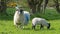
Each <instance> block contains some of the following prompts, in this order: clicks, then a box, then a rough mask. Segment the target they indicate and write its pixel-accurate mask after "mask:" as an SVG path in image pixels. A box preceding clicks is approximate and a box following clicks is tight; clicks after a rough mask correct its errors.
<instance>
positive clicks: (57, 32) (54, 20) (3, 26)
mask: <svg viewBox="0 0 60 34" xmlns="http://www.w3.org/2000/svg"><path fill="white" fill-rule="evenodd" d="M12 11H13V12H12ZM14 11H15V10H14V9H13V10H12V9H11V8H9V9H7V13H8V14H11V15H14ZM11 15H9V16H6V15H4V16H0V34H60V27H59V26H60V23H59V22H60V15H59V14H58V13H57V12H56V11H55V10H46V14H43V15H40V16H38V17H42V18H45V19H48V21H49V22H50V23H51V28H50V29H47V28H46V27H45V28H44V29H39V25H37V27H36V30H32V28H31V27H32V24H31V20H30V23H29V24H28V26H25V28H24V29H22V30H21V29H20V28H16V27H15V26H14V25H13V16H11ZM35 16H37V15H35Z"/></svg>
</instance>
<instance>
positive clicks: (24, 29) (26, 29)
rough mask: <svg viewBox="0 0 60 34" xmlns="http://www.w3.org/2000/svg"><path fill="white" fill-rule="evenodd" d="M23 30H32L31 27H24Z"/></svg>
mask: <svg viewBox="0 0 60 34" xmlns="http://www.w3.org/2000/svg"><path fill="white" fill-rule="evenodd" d="M23 30H32V29H31V28H24V29H23Z"/></svg>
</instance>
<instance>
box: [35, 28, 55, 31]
mask: <svg viewBox="0 0 60 34" xmlns="http://www.w3.org/2000/svg"><path fill="white" fill-rule="evenodd" d="M41 30H42V31H43V30H56V29H55V28H50V29H45V28H43V29H35V31H41Z"/></svg>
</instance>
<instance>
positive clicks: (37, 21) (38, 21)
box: [32, 17, 50, 29]
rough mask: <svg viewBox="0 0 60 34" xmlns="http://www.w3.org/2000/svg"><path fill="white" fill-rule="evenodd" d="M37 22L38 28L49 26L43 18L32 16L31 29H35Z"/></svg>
mask: <svg viewBox="0 0 60 34" xmlns="http://www.w3.org/2000/svg"><path fill="white" fill-rule="evenodd" d="M37 24H39V25H40V29H41V28H43V27H44V26H46V27H47V29H49V28H50V23H48V22H47V21H46V20H45V19H43V18H37V17H35V18H33V19H32V29H35V27H36V25H37Z"/></svg>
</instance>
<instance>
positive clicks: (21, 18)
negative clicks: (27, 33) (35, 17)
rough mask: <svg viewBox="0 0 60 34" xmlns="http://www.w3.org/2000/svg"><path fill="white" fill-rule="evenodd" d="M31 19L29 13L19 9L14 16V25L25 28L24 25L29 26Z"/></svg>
mask: <svg viewBox="0 0 60 34" xmlns="http://www.w3.org/2000/svg"><path fill="white" fill-rule="evenodd" d="M29 19H30V14H29V12H27V11H24V10H22V9H17V10H16V12H15V15H14V25H15V26H17V27H18V26H20V27H21V28H23V26H24V25H27V24H28V23H29Z"/></svg>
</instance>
